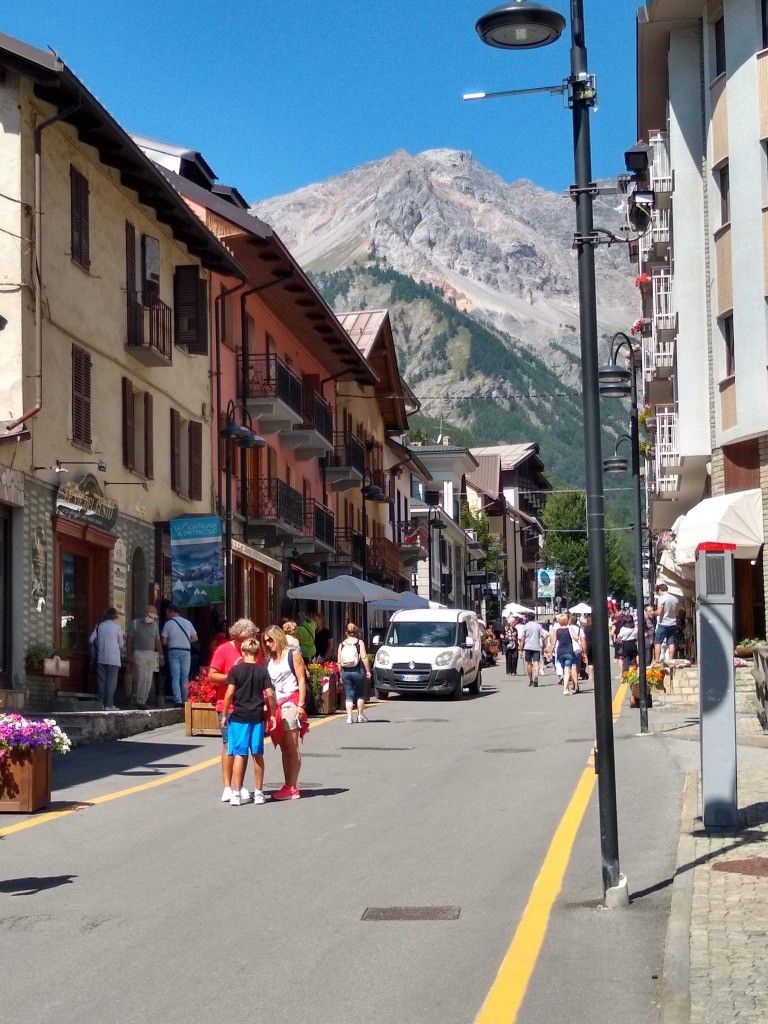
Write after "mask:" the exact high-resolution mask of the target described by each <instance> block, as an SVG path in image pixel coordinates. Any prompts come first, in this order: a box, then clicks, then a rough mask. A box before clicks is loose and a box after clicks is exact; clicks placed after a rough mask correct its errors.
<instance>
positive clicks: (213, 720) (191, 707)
mask: <svg viewBox="0 0 768 1024" xmlns="http://www.w3.org/2000/svg"><path fill="white" fill-rule="evenodd" d="M225 688H226V687H225V686H224V684H223V683H222V684H221V686H219V685H217V684H216V683H213V682H211V680H210V679H209V678H208V673H207V671H206V670H205V669H203V670H202V671H201V672H200V673H199V674H198V675H196V676H195V678H194V679H191V680H190V682H189V699H188V700H187V701H186V703H185V704H184V731H185V733H186V734H187V736H219V735H220V734H221V726H220V725H219V710H220V708H221V703H220V702H221V701H222V700H223V699H224V690H225ZM219 691H221V692H219Z"/></svg>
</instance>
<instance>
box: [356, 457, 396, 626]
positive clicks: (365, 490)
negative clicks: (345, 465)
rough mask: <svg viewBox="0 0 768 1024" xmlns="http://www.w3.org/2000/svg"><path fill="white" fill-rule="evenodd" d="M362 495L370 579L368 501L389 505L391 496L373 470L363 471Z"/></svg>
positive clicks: (365, 575) (365, 623)
mask: <svg viewBox="0 0 768 1024" xmlns="http://www.w3.org/2000/svg"><path fill="white" fill-rule="evenodd" d="M360 496H361V498H362V500H363V579H364V580H367V579H368V502H369V501H375V502H379V503H380V504H382V505H389V503H390V498H389V496H388V495H386V494H385V493H384V491H383V490H382V489H381V487H379V485H378V484H377V483H374V479H373V470H371V469H365V470H364V471H363V480H362V483H361V485H360ZM363 642H364V643H366V644H367V643H368V605H367V604H366V603H365V601H363Z"/></svg>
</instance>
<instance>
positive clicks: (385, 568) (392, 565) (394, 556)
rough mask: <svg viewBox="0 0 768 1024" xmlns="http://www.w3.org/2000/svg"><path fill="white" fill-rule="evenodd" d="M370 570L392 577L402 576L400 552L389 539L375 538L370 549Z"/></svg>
mask: <svg viewBox="0 0 768 1024" xmlns="http://www.w3.org/2000/svg"><path fill="white" fill-rule="evenodd" d="M368 568H369V569H371V570H373V571H375V572H384V573H387V574H388V575H390V576H400V575H401V574H402V573H401V568H400V550H399V548H398V546H397V544H395V542H394V541H393V540H389V538H388V537H374V538H373V539H372V541H371V544H370V547H369V549H368Z"/></svg>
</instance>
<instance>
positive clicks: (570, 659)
mask: <svg viewBox="0 0 768 1024" xmlns="http://www.w3.org/2000/svg"><path fill="white" fill-rule="evenodd" d="M557 660H558V661H559V662H560V665H561V667H562V668H570V667H571V666H572V665H576V664H577V662H576V655H575V654H574V652H573V651H563V653H562V654H558V656H557Z"/></svg>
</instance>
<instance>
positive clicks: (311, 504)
mask: <svg viewBox="0 0 768 1024" xmlns="http://www.w3.org/2000/svg"><path fill="white" fill-rule="evenodd" d="M287 547H288V548H289V551H288V552H287V553H288V554H292V553H293V551H294V550H296V551H297V552H298V554H300V555H303V556H304V557H305V558H310V559H314V560H315V561H324V560H325V557H326V556H327V555H329V554H332V553H333V552H335V550H336V542H335V533H334V518H333V512H331V510H330V509H329V508H326V507H325V505H323V504H322V502H319V501H317V499H316V498H309V499H308V500H307V501H305V502H304V532H303V534H302V535H301V536H300V537H295V538H293V540H292V541H291V542H290V543H289V544H288V545H287Z"/></svg>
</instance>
